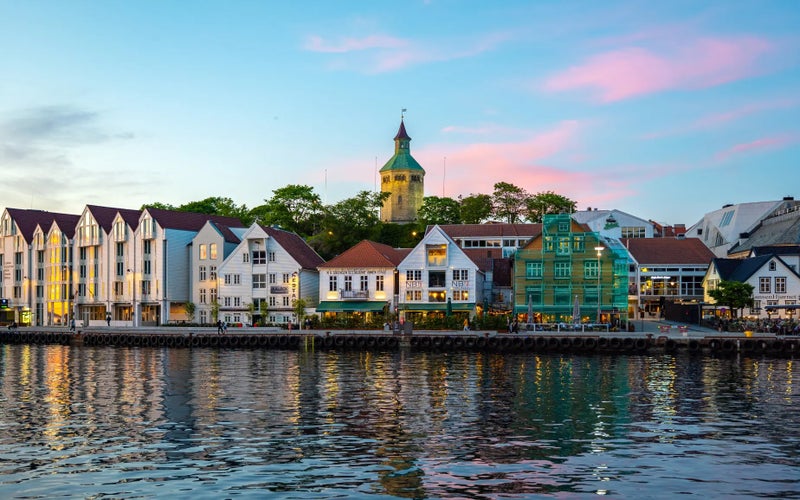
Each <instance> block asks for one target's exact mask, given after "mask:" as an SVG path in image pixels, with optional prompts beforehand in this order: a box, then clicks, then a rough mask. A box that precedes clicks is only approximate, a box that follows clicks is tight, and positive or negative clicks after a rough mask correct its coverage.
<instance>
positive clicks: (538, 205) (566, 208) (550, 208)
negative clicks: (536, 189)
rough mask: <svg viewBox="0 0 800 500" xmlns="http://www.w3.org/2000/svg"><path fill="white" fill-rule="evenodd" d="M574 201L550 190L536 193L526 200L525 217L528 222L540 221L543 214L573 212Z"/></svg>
mask: <svg viewBox="0 0 800 500" xmlns="http://www.w3.org/2000/svg"><path fill="white" fill-rule="evenodd" d="M575 207H576V203H575V202H574V201H572V200H570V199H569V198H567V197H566V196H561V195H560V194H556V193H554V192H552V191H544V192H541V193H537V194H535V195H533V196H531V197H530V198H528V200H527V206H526V209H527V218H528V221H530V222H542V219H543V218H544V216H545V215H548V214H560V213H568V214H571V213H573V212H575Z"/></svg>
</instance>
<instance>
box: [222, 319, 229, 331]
mask: <svg viewBox="0 0 800 500" xmlns="http://www.w3.org/2000/svg"><path fill="white" fill-rule="evenodd" d="M222 333H228V322H227V321H223V322H222Z"/></svg>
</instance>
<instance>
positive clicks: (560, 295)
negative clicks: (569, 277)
mask: <svg viewBox="0 0 800 500" xmlns="http://www.w3.org/2000/svg"><path fill="white" fill-rule="evenodd" d="M571 291H572V290H571V289H570V288H569V287H567V286H557V287H556V288H555V290H553V302H554V303H555V305H557V306H566V305H570V304H572V293H571Z"/></svg>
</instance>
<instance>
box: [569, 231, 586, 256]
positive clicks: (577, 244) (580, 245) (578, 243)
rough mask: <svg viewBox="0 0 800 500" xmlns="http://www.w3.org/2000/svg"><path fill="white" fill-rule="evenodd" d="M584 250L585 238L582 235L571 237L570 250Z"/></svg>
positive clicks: (579, 251)
mask: <svg viewBox="0 0 800 500" xmlns="http://www.w3.org/2000/svg"><path fill="white" fill-rule="evenodd" d="M584 250H586V238H584V237H583V236H582V235H580V236H573V237H572V251H573V252H578V253H581V252H583V251H584Z"/></svg>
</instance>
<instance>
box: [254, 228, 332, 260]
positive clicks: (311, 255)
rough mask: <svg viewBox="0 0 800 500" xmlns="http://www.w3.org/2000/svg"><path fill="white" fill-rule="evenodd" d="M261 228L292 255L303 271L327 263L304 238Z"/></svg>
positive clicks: (274, 229) (281, 230)
mask: <svg viewBox="0 0 800 500" xmlns="http://www.w3.org/2000/svg"><path fill="white" fill-rule="evenodd" d="M260 227H261V229H263V230H264V232H266V233H267V234H268V235H269V237H270V238H274V239H275V241H277V242H278V244H279V245H280V246H282V247H283V249H284V250H286V251H287V252H289V255H291V256H292V258H294V260H296V261H297V263H298V264H300V267H302V268H303V269H316V268H317V267H319V265H320V264H322V263H323V262H325V260H324V259H323V258H322V257H320V256H319V254H317V252H315V251H314V249H313V248H311V247H310V246H309V245H308V243H306V242H305V240H304V239H303V238H301V237H300V236H298V235H296V234H295V233H291V232H289V231H284V230H283V229H276V228H274V227H270V226H260Z"/></svg>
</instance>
